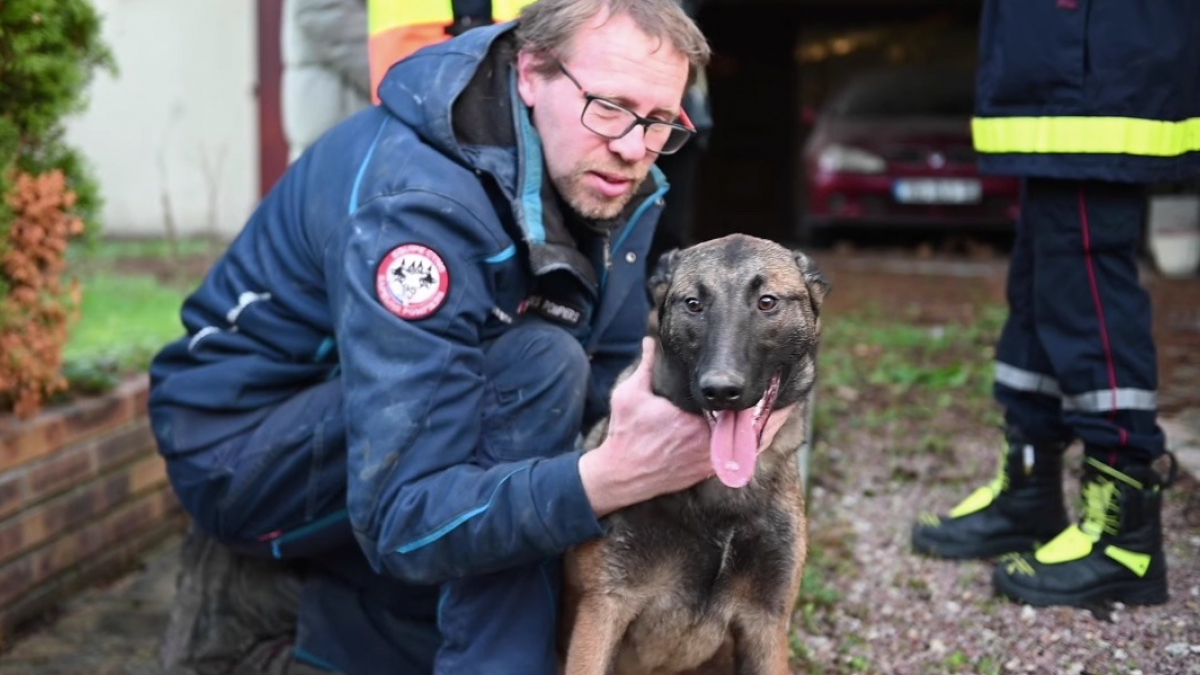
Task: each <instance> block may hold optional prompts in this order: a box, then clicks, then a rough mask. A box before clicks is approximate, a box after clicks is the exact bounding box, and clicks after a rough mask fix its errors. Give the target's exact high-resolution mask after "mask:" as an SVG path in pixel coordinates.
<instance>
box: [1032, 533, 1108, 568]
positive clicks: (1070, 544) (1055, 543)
mask: <svg viewBox="0 0 1200 675" xmlns="http://www.w3.org/2000/svg"><path fill="white" fill-rule="evenodd" d="M1095 542H1096V540H1095V539H1093V538H1092V537H1089V536H1088V535H1087V534H1085V533H1084V532H1083V530H1080V529H1079V527H1078V526H1076V525H1071V526H1070V527H1068V528H1067V529H1065V530H1063V531H1062V532H1059V533H1058V536H1057V537H1055V538H1053V539H1051V540H1050V541H1048V542H1046V545H1045V546H1043V547H1041V548H1039V549H1038V550H1037V552H1035V553H1034V554H1033V557H1034V558H1036V559H1037V561H1038V562H1040V563H1041V564H1043V565H1057V564H1059V563H1065V562H1071V561H1072V560H1079V559H1080V558H1084V557H1087V555H1088V554H1089V553H1091V552H1092V546H1093V544H1095Z"/></svg>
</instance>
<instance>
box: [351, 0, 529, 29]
mask: <svg viewBox="0 0 1200 675" xmlns="http://www.w3.org/2000/svg"><path fill="white" fill-rule="evenodd" d="M532 1H533V0H492V18H493V19H494V20H496V21H497V22H501V21H508V20H509V19H515V18H517V14H518V13H520V11H521V8H522V7H524V6H525V5H528V4H529V3H530V2H532ZM422 23H434V24H438V25H441V26H448V25H450V24H451V23H454V9H453V3H452V2H451V0H371V2H370V5H369V6H368V8H367V30H368V32H369V33H370V34H371V35H375V34H376V33H381V32H383V31H385V30H387V29H389V28H395V27H397V26H411V25H413V24H422Z"/></svg>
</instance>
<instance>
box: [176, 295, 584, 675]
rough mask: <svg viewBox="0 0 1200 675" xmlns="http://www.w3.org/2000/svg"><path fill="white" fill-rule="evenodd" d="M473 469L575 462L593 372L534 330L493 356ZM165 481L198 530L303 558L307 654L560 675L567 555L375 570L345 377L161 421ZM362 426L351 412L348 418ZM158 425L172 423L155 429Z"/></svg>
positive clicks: (347, 662)
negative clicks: (433, 575)
mask: <svg viewBox="0 0 1200 675" xmlns="http://www.w3.org/2000/svg"><path fill="white" fill-rule="evenodd" d="M485 351H486V358H485V369H486V373H485V380H486V382H487V384H486V390H487V395H486V397H485V400H486V403H485V409H484V410H483V411H482V414H483V416H484V423H483V425H482V428H483V429H484V430H485V431H484V434H485V435H484V438H483V439H481V441H482V442H481V445H480V450H479V452H478V456H477V458H476V461H477V462H478V463H479V464H480V465H483V466H489V465H492V464H495V463H498V462H503V461H506V460H508V461H511V460H518V459H525V458H529V457H537V456H549V455H552V454H556V453H562V452H565V451H570V450H573V449H574V448H575V447H576V443H577V438H578V436H579V433H580V427H581V425H582V421H583V410H584V404H585V399H586V392H587V385H588V377H589V367H588V360H587V357H586V355H585V353H584V351H583V349H582V347H581V346H580V344H579V343H578V341H577V340H576V339H575V338H574V337H572V336H571V335H570V334H569V333H567V332H566V331H565V330H563V329H561V328H558V327H556V326H553V325H551V324H548V323H546V322H544V321H542V320H540V319H536V318H524V319H522V320H521V321H520V322H519V323H518V325H516V326H514V327H513V328H512V329H511V330H509V331H507V332H506V333H504V334H503V335H501V336H500V337H498V338H496V339H495V340H494V341H492V342H491V343H490V344H488V345H486V348H485ZM152 414H153V415H156V416H167V417H169V420H167V422H168V423H167V424H166V425H165V428H171V429H172V430H173V442H172V443H170V444H168V443H164V439H159V443H160V447H161V449H162V452H163V455H164V457H165V458H166V460H167V471H168V474H169V476H170V478H171V482H172V485H173V486H174V488H175V491H176V493H177V494H178V496H179V498H180V501H181V503H182V504H183V506H184V507H185V508H186V509H187V511H188V512H189V513H190V514H191V516H192V518H193V520H194V522H195V524H196V526H198V527H199V528H200V529H201V530H203V531H204V532H206V533H207V534H209V535H211V536H213V537H215V538H216V539H218V540H219V541H221V542H223V543H225V544H227V545H230V546H232V547H233V548H235V549H237V550H239V551H241V552H243V553H245V554H249V555H255V556H271V557H275V558H279V559H282V560H302V561H305V562H306V567H307V569H308V573H307V575H306V582H305V589H304V592H303V594H302V599H301V607H300V620H299V626H298V631H297V640H296V657H297V658H298V659H300V660H303V661H305V662H308V663H310V664H313V665H317V666H320V667H324V668H326V669H328V670H332V671H339V672H343V673H346V674H347V675H357V674H359V673H363V674H368V673H377V672H380V671H379V668H380V666H381V665H382V664H386V667H387V672H389V673H395V674H398V675H408V674H412V675H418V674H419V675H426V674H428V673H437V675H450V674H457V673H480V672H487V673H489V674H490V673H495V674H498V675H503V674H506V673H512V674H514V675H516V674H521V675H537V674H539V673H546V674H547V675H551V674H553V673H555V671H556V659H555V653H554V649H555V644H554V640H555V623H556V619H557V611H558V596H559V588H560V582H561V580H560V576H559V574H560V573H559V569H560V565H559V559H558V558H554V559H550V560H545V561H542V562H541V563H538V564H532V565H526V566H520V567H515V568H511V569H508V570H504V571H501V572H497V573H493V574H489V575H484V576H479V577H471V578H462V579H456V580H452V581H449V582H447V583H444V584H442V585H440V586H438V587H414V586H409V585H406V584H403V583H401V582H399V581H397V580H395V579H393V578H390V577H386V576H383V575H380V574H378V573H376V572H375V571H374V570H372V569H371V568H370V566H369V564H368V563H367V561H366V557H365V556H364V554H363V553H362V551H361V549H360V548H359V547H358V544H357V543H356V542H355V539H354V536H353V535H352V533H351V529H350V525H349V519H348V517H347V515H346V485H347V474H346V414H347V411H345V410H344V408H343V396H342V385H341V382H340V381H339V380H338V379H332V380H330V381H328V382H325V383H323V384H320V385H317V386H314V387H312V388H310V389H307V390H305V391H302V392H300V393H298V394H297V395H295V396H293V397H292V398H290V399H288V400H287V401H285V402H284V403H282V404H280V405H278V406H276V407H274V408H270V409H267V410H261V411H255V412H253V413H249V414H239V415H219V414H213V413H205V412H201V411H192V410H187V411H181V410H157V411H152ZM350 414H353V413H352V411H350ZM155 428H159V424H158V423H157V420H156V424H155Z"/></svg>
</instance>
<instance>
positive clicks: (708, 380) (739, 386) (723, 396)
mask: <svg viewBox="0 0 1200 675" xmlns="http://www.w3.org/2000/svg"><path fill="white" fill-rule="evenodd" d="M744 388H745V382H744V381H743V380H742V378H741V377H739V376H738V375H736V374H734V373H730V372H717V373H706V374H704V375H703V376H701V378H700V393H701V394H702V395H703V396H704V400H705V401H707V402H708V405H709V406H710V407H712V408H717V409H720V408H727V407H729V406H732V405H735V404H736V403H737V402H738V401H740V400H741V398H742V390H743V389H744Z"/></svg>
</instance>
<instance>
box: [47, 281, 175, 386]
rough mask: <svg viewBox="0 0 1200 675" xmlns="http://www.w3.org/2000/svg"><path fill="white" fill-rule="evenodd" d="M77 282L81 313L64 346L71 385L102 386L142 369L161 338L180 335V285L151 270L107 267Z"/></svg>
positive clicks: (160, 343) (110, 384)
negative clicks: (132, 272) (131, 272)
mask: <svg viewBox="0 0 1200 675" xmlns="http://www.w3.org/2000/svg"><path fill="white" fill-rule="evenodd" d="M81 283H82V286H83V302H82V304H81V305H80V318H79V321H78V322H76V323H75V324H73V325H72V327H71V330H70V337H69V339H68V340H67V344H66V347H65V348H64V349H63V363H64V365H63V373H64V375H66V377H67V380H68V381H69V382H70V383H71V386H72V389H74V390H75V391H84V392H92V393H95V392H99V391H104V390H106V389H108V388H110V387H111V386H113V385H114V384H116V382H117V381H119V380H120V378H121V377H124V376H126V375H129V374H132V373H135V372H139V371H144V370H145V369H146V367H147V366H148V365H149V364H150V359H151V358H152V357H153V356H154V354H155V353H156V352H157V351H158V350H159V349H160V348H161V347H162V346H163V345H164V344H166V343H167V342H169V341H171V340H174V339H175V338H178V337H179V336H181V335H183V326H182V325H181V324H180V321H179V307H180V305H181V304H182V303H183V299H184V297H185V295H186V294H185V292H184V291H182V290H180V289H178V288H174V287H172V286H166V285H163V284H161V283H159V281H158V280H157V279H155V278H154V277H151V276H128V275H116V274H111V273H108V272H101V273H97V274H90V275H88V276H87V278H84V279H81Z"/></svg>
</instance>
